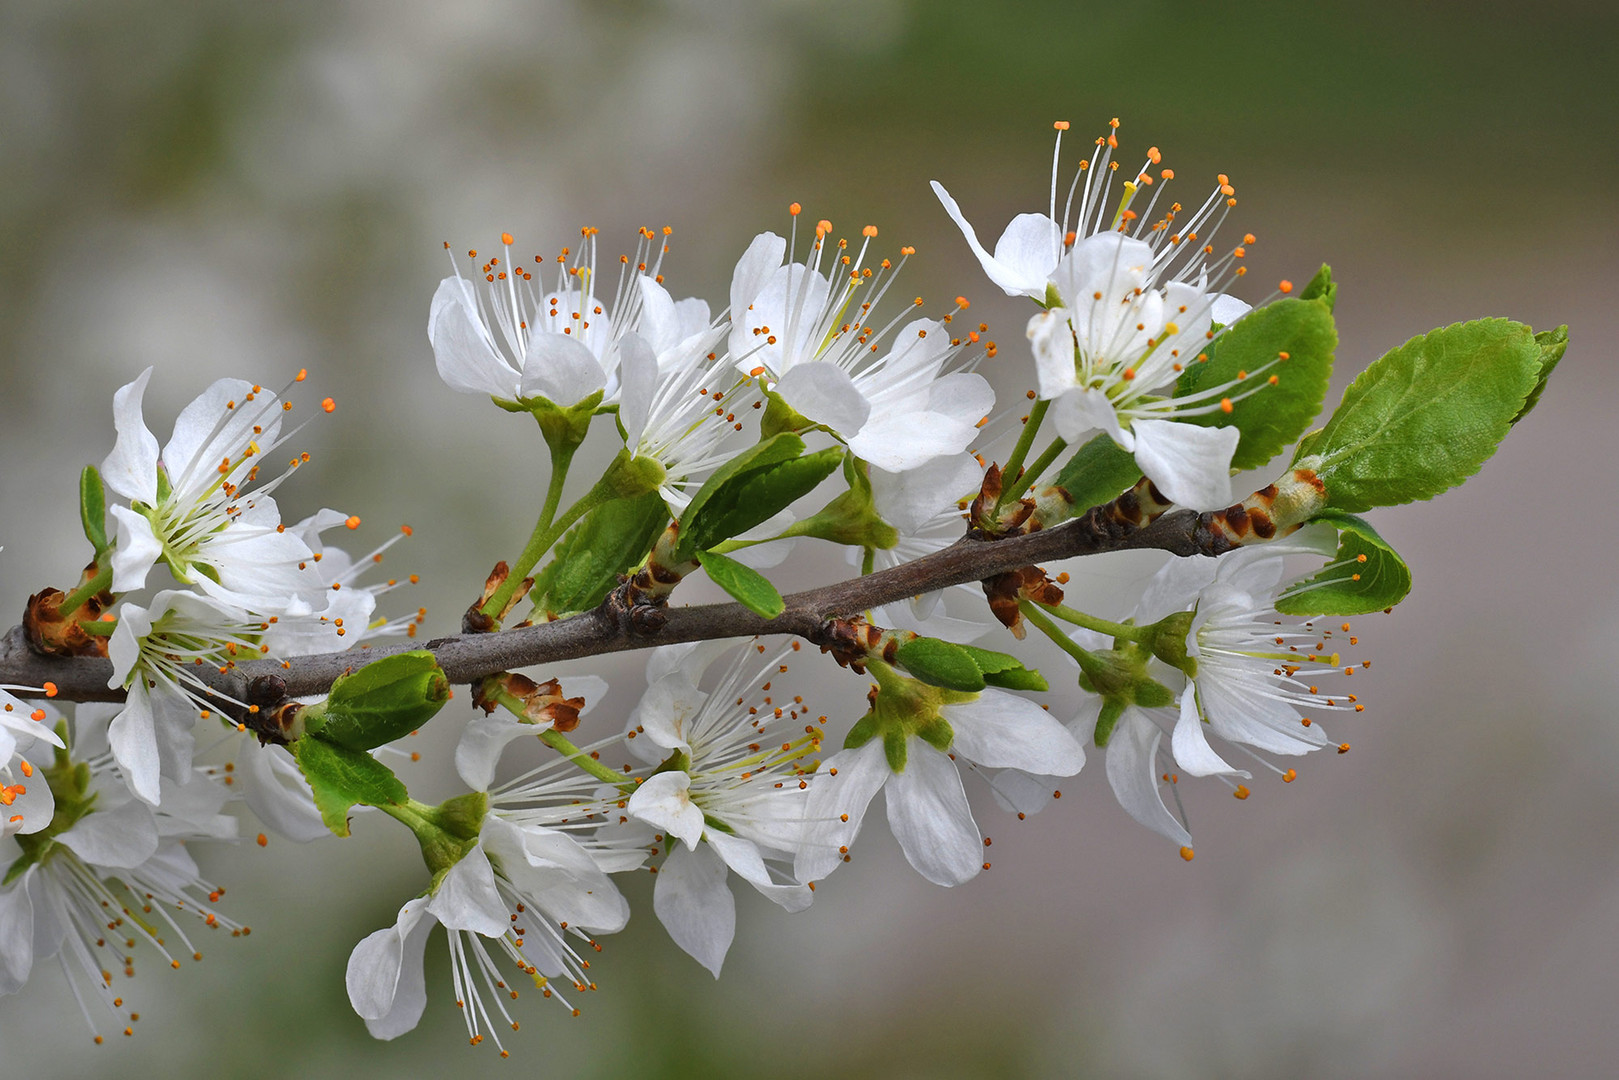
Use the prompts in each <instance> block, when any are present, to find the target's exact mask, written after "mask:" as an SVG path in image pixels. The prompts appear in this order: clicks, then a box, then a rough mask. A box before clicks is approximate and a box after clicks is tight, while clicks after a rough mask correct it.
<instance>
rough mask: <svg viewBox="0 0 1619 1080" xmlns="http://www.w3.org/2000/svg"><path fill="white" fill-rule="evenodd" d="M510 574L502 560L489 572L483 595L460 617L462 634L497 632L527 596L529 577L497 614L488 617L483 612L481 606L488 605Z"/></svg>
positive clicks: (530, 582) (530, 581)
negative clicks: (503, 621)
mask: <svg viewBox="0 0 1619 1080" xmlns="http://www.w3.org/2000/svg"><path fill="white" fill-rule="evenodd" d="M511 573H512V568H511V567H510V566H507V565H506V562H505V560H504V559H503V560H501V561H500V562H498V563H496V564H495V568H494V569H493V570H491V571H489V576H488V577H487V578H485V579H484V583H483V595H482V596H480V597H478V599H477V600H476V601H474V602H473V604H472V606H471V607H469V608H467V610H466V614H464V615H462V616H461V632H462V633H463V634H488V633H492V632H494V631H496V630H499V629H500V627H501V623H502V620H504V619H505V618H506V616H507V615H509V614H510V613H511V610H512V608H514V607H516V606H517V605H518V604H519V603H520V602H521V601H522V599H523V598H524V597H525V596H527V595H528V591H529V590H530V589H532V588H533V587H534V579H533V578H531V577H530V578H524V579H523V585H522V587H521V588H519V589H518V590H517V591H516V592H514V593H512V598H511V599H510V600H508V601H506V606H505V607H504V608H502V609H501V610H500V611H499V612H498V613H497V614H494V615H489V614H486V613H485V612H484V610H483V606H484V605H485V604H487V603H489V598H490V597H492V596H494V595H495V590H497V589H499V588H500V587H501V586H502V585H504V584H506V579H507V578H509V577H511Z"/></svg>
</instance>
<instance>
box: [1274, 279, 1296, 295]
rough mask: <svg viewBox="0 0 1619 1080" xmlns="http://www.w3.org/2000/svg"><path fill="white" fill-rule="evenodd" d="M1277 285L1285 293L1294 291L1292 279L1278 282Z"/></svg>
mask: <svg viewBox="0 0 1619 1080" xmlns="http://www.w3.org/2000/svg"><path fill="white" fill-rule="evenodd" d="M1276 287H1277V288H1278V289H1280V290H1281V291H1282V292H1284V293H1290V292H1292V291H1293V283H1292V282H1291V281H1280V282H1277V284H1276Z"/></svg>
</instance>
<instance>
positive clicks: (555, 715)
mask: <svg viewBox="0 0 1619 1080" xmlns="http://www.w3.org/2000/svg"><path fill="white" fill-rule="evenodd" d="M501 695H509V696H510V697H514V698H516V699H518V700H519V701H520V702H522V705H523V723H526V724H543V725H546V726H548V727H553V728H555V729H556V730H558V731H563V732H567V731H572V730H573V729H574V728H576V727H578V726H579V710H581V709H583V708H584V707H585V699H584V698H582V697H577V698H569V697H563V696H562V684H561V683H559V682H558V681H557V680H556V679H547V680H546V681H545V682H543V683H537V682H535V681H534V680H533V679H531V678H529V677H528V676H527V675H521V674H518V673H517V672H515V671H504V672H501V673H500V674H498V675H491V676H489V677H488V678H487V679H483V680H481V681H479V682H478V683H477V684H476V685H475V686H474V687H473V688H472V704H473V705H475V706H476V707H478V708H480V709H482V710H483V711H484V712H485V713H486V714H487V713H492V712H494V711H495V709H496V708H497V707H498V706H499V705H500V704H501V703H500V701H499V696H501Z"/></svg>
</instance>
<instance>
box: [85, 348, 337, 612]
mask: <svg viewBox="0 0 1619 1080" xmlns="http://www.w3.org/2000/svg"><path fill="white" fill-rule="evenodd" d="M151 374H152V369H151V368H147V369H146V370H145V371H144V372H142V373H141V375H140V377H139V378H137V379H136V380H135V381H134V382H132V383H130V384H128V385H127V386H124V387H123V388H121V389H120V390H119V391H118V392H117V394H115V395H114V397H113V423H114V427H115V428H116V429H117V432H118V438H117V441H116V443H115V444H114V445H113V449H112V452H111V453H110V454H108V455H107V457H106V460H104V461H103V462H102V466H101V470H102V477H103V479H104V480H105V482H106V485H107V487H108V488H110V489H111V490H112V491H113V492H114V493H115V494H117V495H121V496H123V497H124V498H125V499H127V500H128V501H129V505H128V506H118V505H114V506H112V507H111V508H110V510H109V513H110V514H111V515H112V517H113V519H114V521H115V522H116V528H117V544H116V547H115V548H114V550H113V553H112V571H113V579H112V588H113V591H114V592H130V591H133V590H136V589H139V588H142V587H143V586H144V585H145V584H146V578H147V575H148V574H149V573H150V572H151V569H152V567H153V566H154V565H156V563H157V562H158V561H159V560H162V561H163V562H164V563H165V564H166V565H167V567H168V568H169V571H170V573H172V574H173V575H174V578H175V579H176V580H177V581H179V582H181V583H182V584H195V585H196V586H197V587H198V588H199V589H201V590H202V591H204V592H206V593H208V594H209V595H211V596H215V597H218V598H220V599H222V600H227V601H229V602H231V603H234V604H238V605H241V606H244V607H254V608H256V609H258V610H261V611H287V612H301V611H303V610H306V608H305V601H304V600H303V599H301V596H302V594H304V593H307V592H309V591H311V590H312V588H313V586H312V582H311V580H310V575H308V574H306V573H305V570H306V562H307V560H308V559H309V556H310V550H309V548H308V546H307V545H306V544H305V543H304V542H303V541H302V540H300V539H299V538H298V537H297V536H296V535H291V534H289V533H287V532H286V531H284V530H283V529H281V527H280V526H281V516H280V512H279V510H277V508H276V504H275V500H274V499H272V498H271V497H270V492H271V491H273V490H274V489H275V488H276V487H277V486H278V485H279V484H280V483H281V482H282V481H284V480H285V479H286V478H287V477H288V476H290V475H291V474H292V472H293V470H294V469H296V468H297V466H298V464H299V463H300V461H301V459H295V460H294V461H293V462H292V463H291V464H290V465H289V466H288V468H287V469H286V470H285V471H283V472H282V473H281V474H280V475H278V476H276V477H275V478H274V479H272V480H270V481H268V482H266V483H262V484H258V485H257V487H256V488H254V489H253V490H249V488H250V486H252V485H254V484H255V483H256V481H257V480H258V472H259V467H260V461H261V459H262V457H263V456H264V455H265V454H268V453H271V452H273V451H274V449H275V448H276V447H277V446H279V445H280V444H281V442H282V441H283V434H282V431H281V423H282V415H283V413H284V412H285V411H286V409H287V408H289V407H290V405H288V403H286V402H283V401H282V400H281V399H280V397H279V396H278V395H277V394H275V393H273V392H271V391H268V390H265V389H264V388H263V387H261V386H257V385H255V384H253V383H249V382H246V381H244V380H242V379H220V380H219V381H218V382H215V383H214V384H213V385H212V386H210V387H209V388H208V389H207V390H205V391H203V393H202V394H201V395H199V396H198V397H197V398H196V399H195V400H194V401H192V402H191V403H190V404H189V405H187V406H186V407H185V408H184V409H182V410H181V411H180V414H179V416H177V417H176V418H175V421H174V434H173V435H172V436H171V437H170V439H169V441H168V443H167V444H165V445H164V447H163V449H162V451H161V453H160V452H159V450H158V445H157V439H156V437H155V436H153V435H152V433H151V432H150V431H149V430H147V427H146V423H145V420H144V419H143V417H142V411H141V399H142V397H143V395H144V394H145V392H146V384H147V380H148V379H149V378H150V377H151ZM299 377H300V378H301V377H302V374H301V373H300V376H299ZM294 381H296V380H294Z"/></svg>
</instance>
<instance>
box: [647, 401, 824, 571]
mask: <svg viewBox="0 0 1619 1080" xmlns="http://www.w3.org/2000/svg"><path fill="white" fill-rule="evenodd" d="M803 451H804V440H803V439H800V438H799V437H798V436H797V435H794V434H791V433H790V432H784V433H782V434H780V435H774V436H772V437H771V438H769V439H766V440H765V441H764V442H762V443H759V444H758V445H756V446H753V447H750V448H749V449H747V450H745V451H743V452H742V453H741V454H739V455H738V456H737V457H734V458H732V459H731V460H730V461H728V462H726V463H725V464H724V465H723V466H721V467H720V469H719V470H718V471H717V472H715V473H714V475H713V476H710V477H709V478H708V481H707V483H705V484H704V485H703V486H702V488H701V489H700V490H699V491H698V492H697V494H696V495H695V496H693V497H692V500H691V504H690V505H689V506H687V507H686V512H685V513H684V514H682V515H681V518H680V541H679V543H678V544H677V545H676V548H675V558H676V560H677V561H685V560H688V559H692V558H695V557H696V553H697V552H699V551H707V550H708V549H709V548H712V547H714V546H715V545H716V544H719V543H721V542H722V541H725V540H729V539H730V538H731V537H733V536H736V535H737V534H739V533H743V532H746V531H747V530H749V529H751V528H753V527H754V526H755V525H757V524H759V523H760V522H762V521H765V520H767V519H769V518H771V517H773V516H774V515H775V514H776V513H777V512H778V511H780V510H782V509H783V508H785V507H787V506H788V505H790V504H791V503H792V502H793V501H794V500H796V499H798V498H800V497H801V496H804V495H807V494H809V493H810V492H811V491H813V490H814V489H815V487H816V486H817V485H818V484H820V482H821V481H822V480H825V479H826V478H827V476H828V475H830V474H831V472H832V470H834V469H836V468H837V467H838V463H839V462H840V461H842V460H843V448H842V447H838V446H833V447H828V448H827V449H825V450H820V451H817V452H816V453H813V454H805V453H804V452H803ZM801 455H802V456H801Z"/></svg>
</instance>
